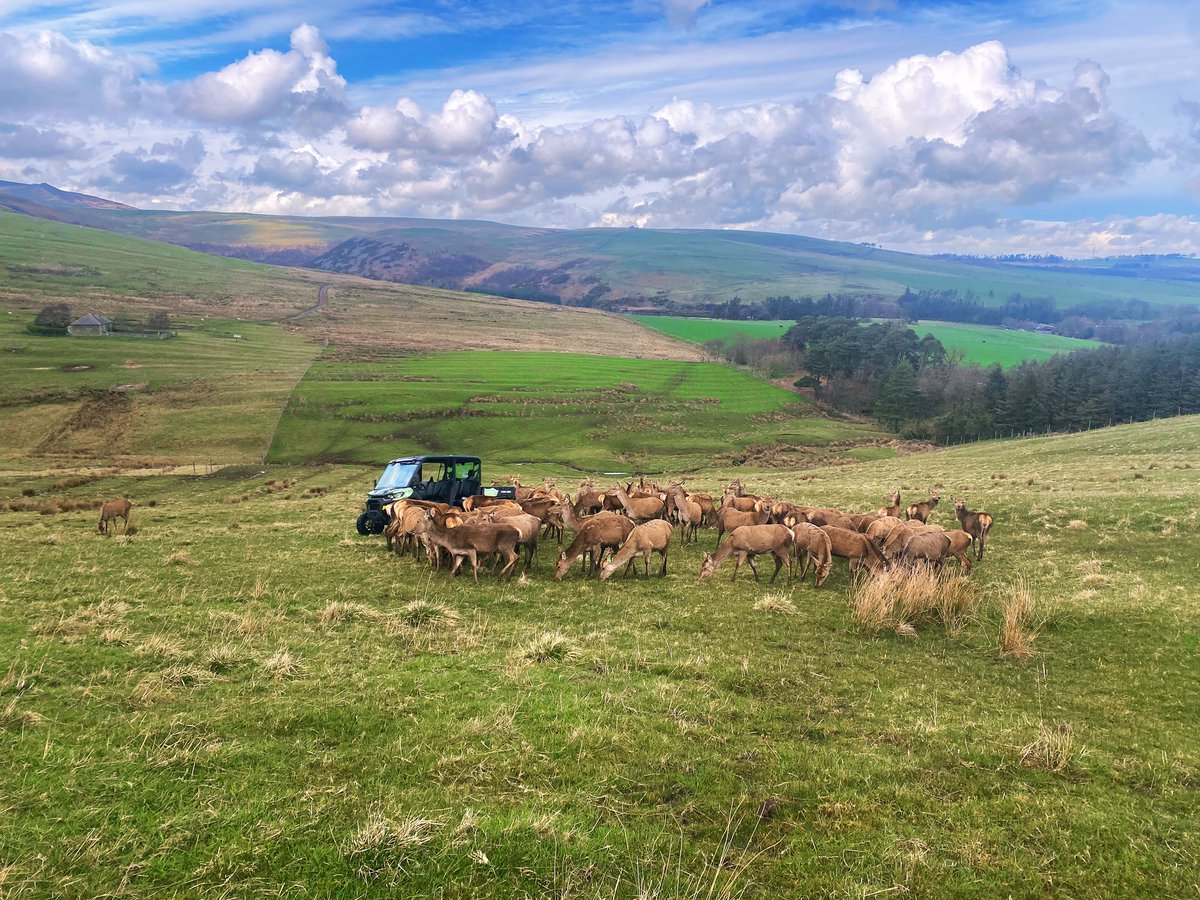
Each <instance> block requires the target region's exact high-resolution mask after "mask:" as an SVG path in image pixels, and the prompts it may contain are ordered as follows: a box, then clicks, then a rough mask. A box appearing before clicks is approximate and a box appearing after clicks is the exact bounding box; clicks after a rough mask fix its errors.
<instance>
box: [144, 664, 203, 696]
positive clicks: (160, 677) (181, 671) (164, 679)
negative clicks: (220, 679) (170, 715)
mask: <svg viewBox="0 0 1200 900" xmlns="http://www.w3.org/2000/svg"><path fill="white" fill-rule="evenodd" d="M216 677H217V676H216V675H214V674H213V673H212V672H210V671H209V670H208V669H201V668H198V667H196V666H171V667H170V668H168V669H162V670H160V671H158V672H151V673H150V674H149V675H147V676H146V677H144V678H143V679H142V680H141V681H139V682H138V683H137V684H136V685H134V688H133V699H134V700H137V701H138V702H139V703H146V704H149V703H154V702H155V701H157V700H162V699H165V698H166V697H169V696H170V694H171V691H172V690H174V689H175V688H179V687H199V686H200V685H204V684H208V683H209V682H211V681H212V680H213V679H215V678H216Z"/></svg>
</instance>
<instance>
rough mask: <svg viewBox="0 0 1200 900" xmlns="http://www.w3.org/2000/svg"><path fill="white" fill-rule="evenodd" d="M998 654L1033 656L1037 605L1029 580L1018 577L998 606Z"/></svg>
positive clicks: (1026, 657) (1016, 657)
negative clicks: (999, 620) (999, 616)
mask: <svg viewBox="0 0 1200 900" xmlns="http://www.w3.org/2000/svg"><path fill="white" fill-rule="evenodd" d="M1000 612H1001V616H1002V622H1001V625H1000V654H1001V655H1002V656H1011V657H1013V658H1014V659H1028V658H1029V657H1031V656H1033V641H1034V638H1036V637H1037V623H1036V621H1035V618H1034V617H1035V615H1036V614H1037V605H1036V603H1035V602H1034V599H1033V591H1032V590H1031V589H1030V587H1029V582H1027V581H1026V580H1025V579H1024V578H1018V579H1017V580H1016V582H1015V583H1014V584H1013V586H1012V590H1011V591H1010V592H1009V595H1008V596H1007V597H1006V598H1005V599H1004V602H1003V605H1002V606H1001V608H1000Z"/></svg>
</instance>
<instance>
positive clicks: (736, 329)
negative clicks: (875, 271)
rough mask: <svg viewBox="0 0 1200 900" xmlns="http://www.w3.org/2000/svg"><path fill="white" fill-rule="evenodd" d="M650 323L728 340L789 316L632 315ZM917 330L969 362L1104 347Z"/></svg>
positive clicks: (1001, 331)
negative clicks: (775, 318)
mask: <svg viewBox="0 0 1200 900" xmlns="http://www.w3.org/2000/svg"><path fill="white" fill-rule="evenodd" d="M629 318H631V319H634V320H635V321H637V322H640V323H642V324H643V325H645V326H646V327H647V328H653V329H654V330H656V331H661V332H662V333H663V334H669V335H670V336H671V337H676V338H679V339H681V340H685V341H692V342H693V343H704V342H705V341H712V340H729V339H732V338H734V337H737V336H738V335H745V336H746V337H747V338H749V339H751V340H765V339H768V338H776V337H782V336H783V335H784V333H785V332H786V331H787V329H788V328H790V327H791V325H792V323H791V322H788V321H768V322H743V321H734V320H730V319H699V318H695V319H693V318H687V317H684V316H630V317H629ZM912 329H913V330H914V331H915V332H917V334H919V335H921V336H922V337H924V336H925V335H926V334H932V335H933V336H934V337H935V338H937V339H938V340H939V341H941V342H942V344H943V346H945V348H946V349H947V350H949V351H959V352H961V353H962V354H963V359H964V361H965V362H967V363H971V364H973V365H977V366H991V365H995V364H996V363H999V364H1000V365H1002V366H1004V367H1006V368H1008V367H1011V366H1016V365H1020V364H1021V363H1023V362H1041V361H1042V360H1047V359H1050V358H1051V357H1052V356H1054V355H1055V354H1058V353H1070V352H1072V351H1074V350H1087V349H1091V348H1093V347H1103V346H1104V344H1102V343H1101V342H1100V341H1085V340H1079V339H1078V338H1069V337H1062V336H1061V335H1057V334H1037V333H1036V332H1032V331H1013V330H1010V329H1008V328H1000V327H996V326H992V325H960V324H957V323H953V322H932V321H920V322H917V323H915V324H913V325H912Z"/></svg>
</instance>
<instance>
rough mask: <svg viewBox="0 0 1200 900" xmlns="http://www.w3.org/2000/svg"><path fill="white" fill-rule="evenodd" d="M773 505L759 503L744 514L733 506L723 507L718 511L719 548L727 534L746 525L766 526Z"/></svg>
mask: <svg viewBox="0 0 1200 900" xmlns="http://www.w3.org/2000/svg"><path fill="white" fill-rule="evenodd" d="M770 509H771V503H770V501H767V502H766V503H763V502H762V501H759V502H758V503H756V504H755V505H754V506H753V507H751V508H750V510H749V511H748V512H742V511H741V510H739V509H735V508H734V507H732V506H723V507H721V508H720V509H719V510H717V547H718V548H719V547H720V546H721V538H722V537H724V535H725V532H727V531H728V532H730V533H733V531H734V530H735V529H738V528H742V527H744V526H746V525H765V524H767V519H768V517H769V516H770Z"/></svg>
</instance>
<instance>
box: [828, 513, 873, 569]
mask: <svg viewBox="0 0 1200 900" xmlns="http://www.w3.org/2000/svg"><path fill="white" fill-rule="evenodd" d="M821 530H822V531H824V532H825V533H826V534H827V535H829V550H830V552H831V553H832V554H833V555H834V556H838V557H841V558H842V559H844V560H847V561H849V563H850V574H851V575H852V576H853V575H857V574H858V571H859V569H861V568H862V567H863V566H866V567H867V568H868V569H870V570H871V571H875V570H877V569H882V568H883V557H882V556H881V555H880V553H879V550H878V549H877V548H876V547H875V544H874V543H872V542H871V541H869V540H867V536H866V535H865V534H859V533H858V532H857V531H850V530H849V529H846V528H838V527H837V526H836V525H824V526H822V527H821Z"/></svg>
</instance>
